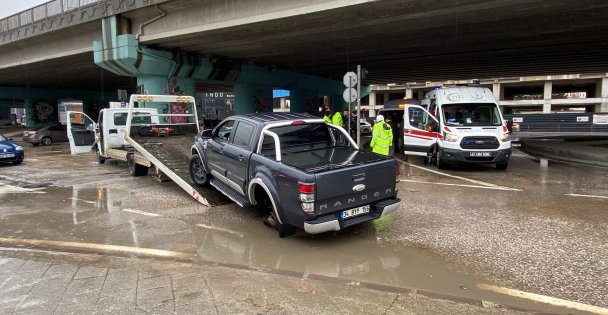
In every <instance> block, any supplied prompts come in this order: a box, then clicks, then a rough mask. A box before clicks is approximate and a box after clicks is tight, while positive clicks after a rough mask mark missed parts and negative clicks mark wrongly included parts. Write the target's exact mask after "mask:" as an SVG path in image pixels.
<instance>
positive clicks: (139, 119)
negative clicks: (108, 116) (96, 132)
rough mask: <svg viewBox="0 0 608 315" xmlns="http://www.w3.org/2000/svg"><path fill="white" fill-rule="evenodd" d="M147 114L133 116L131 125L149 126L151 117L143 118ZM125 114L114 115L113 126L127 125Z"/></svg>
mask: <svg viewBox="0 0 608 315" xmlns="http://www.w3.org/2000/svg"><path fill="white" fill-rule="evenodd" d="M146 114H147V113H138V115H140V116H134V117H133V121H132V122H131V124H133V125H135V124H151V123H152V116H144V115H146ZM127 115H128V114H127V113H114V125H115V126H125V125H126V124H127Z"/></svg>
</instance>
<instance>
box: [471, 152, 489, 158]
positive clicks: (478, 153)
mask: <svg viewBox="0 0 608 315" xmlns="http://www.w3.org/2000/svg"><path fill="white" fill-rule="evenodd" d="M469 156H476V157H477V156H481V157H488V156H492V154H491V153H490V152H469Z"/></svg>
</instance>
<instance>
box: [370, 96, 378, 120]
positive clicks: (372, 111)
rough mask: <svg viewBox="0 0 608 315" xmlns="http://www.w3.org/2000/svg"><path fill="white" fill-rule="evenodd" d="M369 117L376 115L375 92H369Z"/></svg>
mask: <svg viewBox="0 0 608 315" xmlns="http://www.w3.org/2000/svg"><path fill="white" fill-rule="evenodd" d="M369 117H376V92H369Z"/></svg>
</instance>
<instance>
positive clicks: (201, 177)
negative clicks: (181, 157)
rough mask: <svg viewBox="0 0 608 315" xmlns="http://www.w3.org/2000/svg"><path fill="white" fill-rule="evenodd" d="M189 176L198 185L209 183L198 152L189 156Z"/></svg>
mask: <svg viewBox="0 0 608 315" xmlns="http://www.w3.org/2000/svg"><path fill="white" fill-rule="evenodd" d="M190 178H192V181H193V182H194V183H195V184H196V185H198V186H205V185H207V184H208V183H209V174H207V171H206V170H205V167H204V165H203V161H202V160H201V158H200V156H199V155H198V154H193V155H192V157H191V158H190Z"/></svg>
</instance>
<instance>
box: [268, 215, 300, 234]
mask: <svg viewBox="0 0 608 315" xmlns="http://www.w3.org/2000/svg"><path fill="white" fill-rule="evenodd" d="M271 211H272V212H271V213H270V216H271V218H272V221H273V222H272V223H274V226H275V228H276V229H277V232H278V233H279V237H280V238H284V237H288V236H292V235H294V234H296V231H297V230H296V227H295V226H293V225H290V224H287V223H279V220H278V219H277V214H276V212H274V210H271ZM264 224H266V225H267V226H270V225H269V224H268V223H266V222H264ZM271 225H272V224H271Z"/></svg>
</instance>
